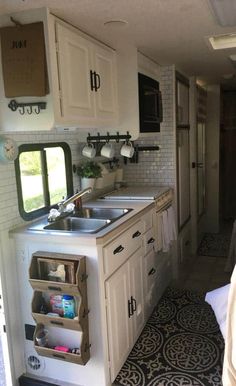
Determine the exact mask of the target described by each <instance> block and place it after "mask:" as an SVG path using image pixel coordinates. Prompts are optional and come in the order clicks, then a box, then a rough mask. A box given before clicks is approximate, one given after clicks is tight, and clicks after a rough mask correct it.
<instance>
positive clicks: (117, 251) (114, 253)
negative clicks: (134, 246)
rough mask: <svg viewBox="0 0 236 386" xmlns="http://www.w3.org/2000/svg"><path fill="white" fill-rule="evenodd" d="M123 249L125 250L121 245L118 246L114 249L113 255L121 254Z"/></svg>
mask: <svg viewBox="0 0 236 386" xmlns="http://www.w3.org/2000/svg"><path fill="white" fill-rule="evenodd" d="M124 249H125V248H124V247H123V245H119V247H117V248H116V249H114V251H113V255H116V254H117V253H120V252H122V251H123V250H124Z"/></svg>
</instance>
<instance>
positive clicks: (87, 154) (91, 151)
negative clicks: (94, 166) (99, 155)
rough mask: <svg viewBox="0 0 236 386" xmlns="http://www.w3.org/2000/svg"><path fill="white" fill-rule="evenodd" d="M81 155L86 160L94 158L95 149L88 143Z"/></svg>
mask: <svg viewBox="0 0 236 386" xmlns="http://www.w3.org/2000/svg"><path fill="white" fill-rule="evenodd" d="M82 155H83V156H84V157H87V158H94V157H95V155H96V149H95V147H94V145H93V144H92V143H88V144H87V145H85V146H84V147H83V149H82Z"/></svg>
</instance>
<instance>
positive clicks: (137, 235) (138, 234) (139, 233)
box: [132, 231, 141, 239]
mask: <svg viewBox="0 0 236 386" xmlns="http://www.w3.org/2000/svg"><path fill="white" fill-rule="evenodd" d="M140 235H141V232H139V231H137V232H135V233H134V234H133V235H132V238H133V239H135V238H136V237H139V236H140Z"/></svg>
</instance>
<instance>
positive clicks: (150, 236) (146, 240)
mask: <svg viewBox="0 0 236 386" xmlns="http://www.w3.org/2000/svg"><path fill="white" fill-rule="evenodd" d="M155 242H156V240H155V237H154V228H151V229H149V231H147V232H146V233H145V234H144V236H143V244H144V254H145V255H146V254H147V253H148V252H149V251H151V250H152V249H153V248H154V246H155Z"/></svg>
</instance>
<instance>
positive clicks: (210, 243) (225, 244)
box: [198, 233, 231, 257]
mask: <svg viewBox="0 0 236 386" xmlns="http://www.w3.org/2000/svg"><path fill="white" fill-rule="evenodd" d="M230 239H231V236H230V235H228V234H221V233H205V234H204V236H203V239H202V241H201V243H200V246H199V248H198V255H199V256H215V257H227V255H228V252H229V245H230Z"/></svg>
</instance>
